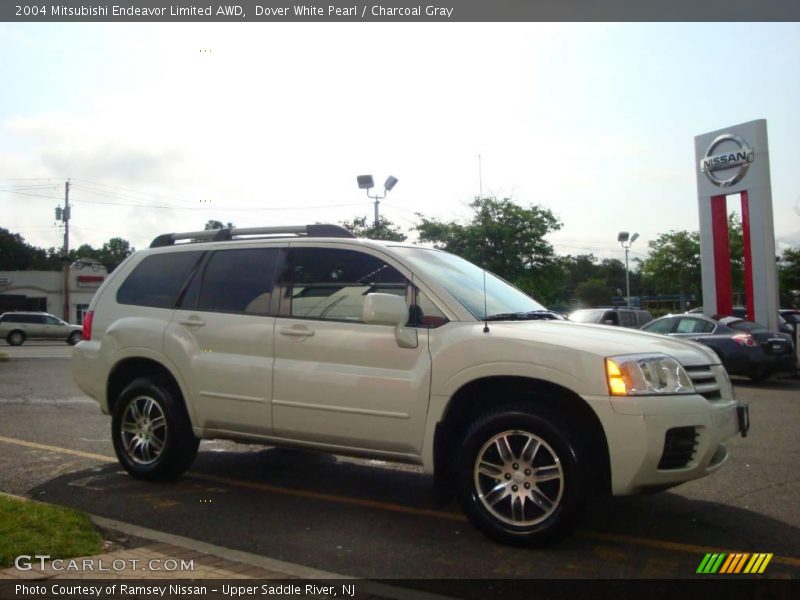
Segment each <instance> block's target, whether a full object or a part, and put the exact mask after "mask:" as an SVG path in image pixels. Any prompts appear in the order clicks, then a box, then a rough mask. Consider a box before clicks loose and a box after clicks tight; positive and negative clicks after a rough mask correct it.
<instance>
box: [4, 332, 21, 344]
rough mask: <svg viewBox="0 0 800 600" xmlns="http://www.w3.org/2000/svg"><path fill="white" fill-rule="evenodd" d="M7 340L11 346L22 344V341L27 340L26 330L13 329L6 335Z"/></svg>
mask: <svg viewBox="0 0 800 600" xmlns="http://www.w3.org/2000/svg"><path fill="white" fill-rule="evenodd" d="M6 341H7V342H8V344H9V346H22V343H23V342H24V341H25V332H23V331H12V332H11V333H9V334H8V335H7V336H6Z"/></svg>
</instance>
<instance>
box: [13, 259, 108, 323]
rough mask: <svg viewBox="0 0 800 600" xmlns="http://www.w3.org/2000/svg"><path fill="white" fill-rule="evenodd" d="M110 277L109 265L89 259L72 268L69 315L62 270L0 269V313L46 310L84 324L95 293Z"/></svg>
mask: <svg viewBox="0 0 800 600" xmlns="http://www.w3.org/2000/svg"><path fill="white" fill-rule="evenodd" d="M106 277H108V272H107V271H106V268H105V267H104V266H103V265H102V264H101V263H100V262H98V261H96V260H94V259H90V258H84V259H80V260H76V261H75V262H74V263H72V264H71V265H70V267H69V274H68V277H67V282H68V286H69V287H68V296H69V309H68V312H69V314H66V315H65V314H64V273H63V272H62V271H0V313H3V312H7V311H13V310H32V311H42V312H47V313H50V314H52V315H55V316H57V317H61V318H62V319H64V320H65V321H67V322H69V323H75V324H78V325H81V324H82V323H83V315H84V314H85V313H86V311H87V310H89V303H90V302H91V301H92V297H94V294H95V292H96V291H97V289H98V288H99V287H100V285H101V284H102V283H103V281H105V279H106Z"/></svg>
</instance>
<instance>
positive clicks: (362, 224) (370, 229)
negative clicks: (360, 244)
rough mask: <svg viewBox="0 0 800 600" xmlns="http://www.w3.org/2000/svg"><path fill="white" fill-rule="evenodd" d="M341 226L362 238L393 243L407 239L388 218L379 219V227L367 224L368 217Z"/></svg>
mask: <svg viewBox="0 0 800 600" xmlns="http://www.w3.org/2000/svg"><path fill="white" fill-rule="evenodd" d="M340 224H341V226H342V227H344V228H345V229H347V230H348V231H352V232H353V235H355V236H356V237H360V238H368V239H370V240H389V241H393V242H404V241H406V239H407V236H406V235H405V234H404V233H403V232H402V231H400V228H399V227H398V226H397V225H395V224H394V223H392V222H391V221H390V220H389V219H387V218H386V217H378V225H377V226H376V225H375V222H374V221H370V222H369V223H367V217H354V218H353V220H352V221H341V223H340Z"/></svg>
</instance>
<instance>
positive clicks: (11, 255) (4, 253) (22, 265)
mask: <svg viewBox="0 0 800 600" xmlns="http://www.w3.org/2000/svg"><path fill="white" fill-rule="evenodd" d="M135 250H136V249H135V248H133V247H132V246H131V244H130V242H128V241H127V240H124V239H122V238H119V237H115V238H111V239H110V240H108V241H107V242H106V243H105V244H103V246H102V248H93V247H92V246H90V245H89V244H83V245H81V246H78V248H73V249H72V250H70V251H69V255H68V257H67V260H68V262H69V263H73V262H75V261H76V260H78V259H79V258H94V259H96V260H99V261H100V262H101V263H103V264H104V265H105V267H106V269H108V272H109V273H110V272H111V271H113V270H114V269H116V268H117V266H119V264H120V263H121V262H122V261H123V260H125V259H126V258H127V257H128V256H129V255H130V254H132V253H133V252H134V251H135ZM63 267H64V258H63V255H62V253H61V248H56V247H50V248H48V249H47V250H45V249H43V248H37V247H36V246H31V245H30V244H28V243H27V242H26V241H25V239H24V238H23V237H22V236H21V235H19V234H18V233H11V232H9V231H8V230H7V229H3V228H0V271H29V270H33V271H60V270H61V269H63Z"/></svg>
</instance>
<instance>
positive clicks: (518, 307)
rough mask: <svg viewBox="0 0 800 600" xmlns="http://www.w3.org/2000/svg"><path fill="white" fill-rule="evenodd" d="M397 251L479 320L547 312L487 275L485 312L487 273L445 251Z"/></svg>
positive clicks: (509, 286)
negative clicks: (484, 285)
mask: <svg viewBox="0 0 800 600" xmlns="http://www.w3.org/2000/svg"><path fill="white" fill-rule="evenodd" d="M394 249H395V250H396V251H397V253H398V254H400V255H402V256H403V258H405V259H407V260H408V262H409V263H411V265H412V266H413V267H414V268H415V269H417V270H419V271H420V272H421V273H424V274H425V275H427V276H429V277H430V278H431V280H434V281H436V282H438V283H440V284H441V285H442V286H444V288H445V289H446V290H447V291H448V292H450V293H451V294H452V295H453V297H454V298H455V299H456V300H458V301H459V302H460V303H461V304H463V305H464V308H466V309H467V310H468V311H469V312H470V313H472V315H473V316H474V317H475V318H476V319H480V320H482V319H484V318H486V317H490V318H491V317H492V315H502V314H516V313H531V312H535V311H544V310H547V309H545V307H544V306H542V305H541V304H539V303H538V302H536V300H534V299H533V298H531V297H530V296H528V295H527V294H525V293H524V292H522V291H521V290H519V289H517V288H515V287H514V286H513V285H511V284H510V283H508V282H506V281H503V280H502V279H500V278H499V277H497V276H496V275H493V274H492V273H489V271H485V273H486V311H485V312H484V308H483V307H484V297H483V274H484V270H483V269H481V268H480V267H476V266H475V265H473V264H472V263H471V262H468V261H466V260H464V259H463V258H459V257H458V256H455V255H454V254H449V253H447V252H442V251H441V250H431V249H429V248H409V247H404V246H398V247H395V248H394Z"/></svg>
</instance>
